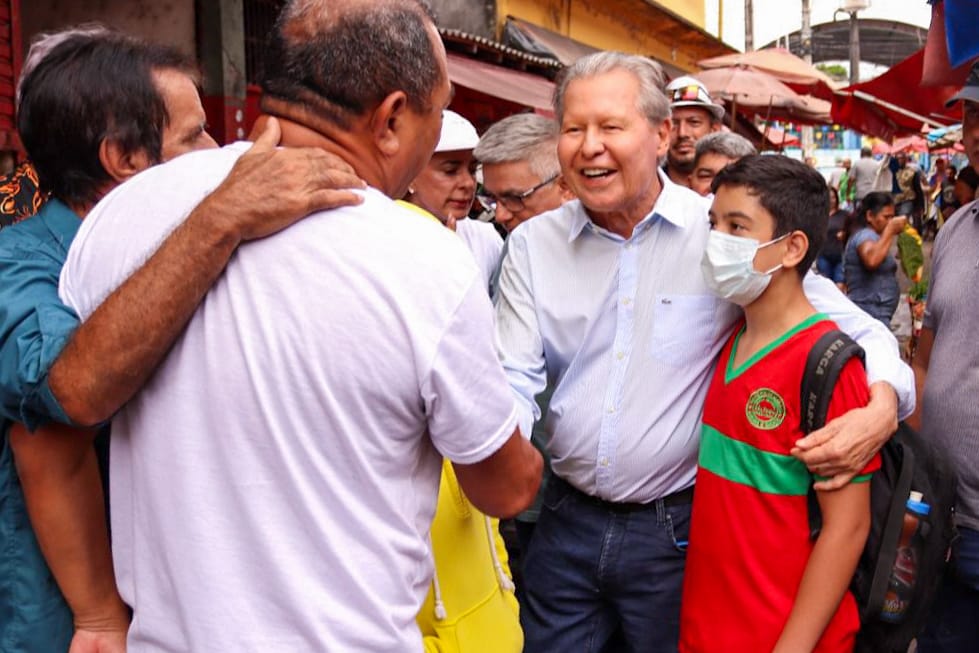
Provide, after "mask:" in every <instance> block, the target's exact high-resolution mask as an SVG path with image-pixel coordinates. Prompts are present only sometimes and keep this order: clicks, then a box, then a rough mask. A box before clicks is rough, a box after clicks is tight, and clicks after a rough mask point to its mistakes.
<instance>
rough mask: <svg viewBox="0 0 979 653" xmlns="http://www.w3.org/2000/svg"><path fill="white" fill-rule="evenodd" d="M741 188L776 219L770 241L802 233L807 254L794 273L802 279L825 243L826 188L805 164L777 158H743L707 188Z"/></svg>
mask: <svg viewBox="0 0 979 653" xmlns="http://www.w3.org/2000/svg"><path fill="white" fill-rule="evenodd" d="M721 186H741V187H744V188H747V189H748V192H749V193H751V194H752V195H755V196H757V197H758V201H759V202H760V203H761V205H762V206H763V207H764V208H765V210H766V211H768V212H769V213H771V214H772V217H773V218H774V219H775V232H774V233H773V234H772V237H773V238H778V237H779V236H782V235H784V234H788V233H792V232H793V231H801V232H802V233H804V234H805V235H806V237H807V238H808V239H809V250H808V251H807V252H806V255H805V256H804V257H803V259H802V260H801V261H799V265H797V266H796V271H797V272H798V273H799V276H800V277H804V276H805V275H806V273H807V272H808V271H809V268H810V267H812V264H813V261H815V260H816V256H817V255H818V254H819V250H820V249H821V248H822V246H823V241H824V240H825V239H826V229H827V221H828V219H829V192H828V191H829V187H828V186H827V184H826V180H825V179H823V176H822V175H821V174H819V172H818V171H816V170H815V169H813V168H810V167H809V166H807V165H806V164H804V163H801V162H799V161H796V160H795V159H790V158H788V157H786V156H780V155H774V156H773V155H760V154H757V155H753V156H746V157H744V158H742V159H739V160H738V161H735V162H734V163H732V164H730V165H728V166H726V167H724V168H722V169H721V171H720V172H719V173H717V176H716V177H714V181H713V183H712V184H711V186H710V189H711V192H714V193H716V192H717V189H718V188H720V187H721Z"/></svg>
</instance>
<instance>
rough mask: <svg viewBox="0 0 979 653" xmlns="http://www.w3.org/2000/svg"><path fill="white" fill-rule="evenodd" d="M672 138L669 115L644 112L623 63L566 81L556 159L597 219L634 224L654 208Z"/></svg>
mask: <svg viewBox="0 0 979 653" xmlns="http://www.w3.org/2000/svg"><path fill="white" fill-rule="evenodd" d="M669 139H670V121H669V120H668V119H667V120H664V121H663V122H662V123H660V124H658V125H654V124H652V123H651V122H650V121H649V120H648V119H647V118H646V116H645V115H643V114H642V112H640V110H639V80H638V79H637V78H636V76H635V75H634V74H633V73H631V72H629V71H627V70H624V69H621V68H619V69H615V70H612V71H610V72H607V73H601V74H598V75H594V76H591V77H581V78H578V79H575V80H573V81H572V82H570V83H569V84H568V87H567V90H566V92H565V97H564V115H563V116H562V119H561V136H560V139H559V141H558V158H559V159H560V161H561V170H562V172H563V174H564V179H565V181H566V182H567V184H568V185H569V186H570V188H571V190H572V191H574V193H575V194H576V195H577V196H578V197H579V198H580V199H581V202H582V204H584V206H585V208H586V209H588V212H589V214H590V215H591V217H592V219H594V220H596V222H598V223H600V224H601V223H603V221H605V220H606V219H608V218H613V219H621V218H625V219H627V220H628V221H630V222H632V223H633V224H635V223H638V222H639V221H640V220H641V219H642V218H643V217H644V216H645V215H646V214H647V213H648V212H649V211H651V210H652V207H653V204H654V203H655V200H656V197H657V195H658V194H659V190H660V184H659V180H658V177H657V169H658V162H659V159H660V157H662V156H663V155H665V154H666V150H667V148H668V147H669V142H670V141H669ZM603 226H604V224H603Z"/></svg>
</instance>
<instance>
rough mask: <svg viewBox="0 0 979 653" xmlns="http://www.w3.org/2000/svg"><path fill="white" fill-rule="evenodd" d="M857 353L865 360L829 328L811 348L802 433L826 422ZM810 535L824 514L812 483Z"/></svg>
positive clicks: (860, 350) (812, 536)
mask: <svg viewBox="0 0 979 653" xmlns="http://www.w3.org/2000/svg"><path fill="white" fill-rule="evenodd" d="M854 356H858V357H859V358H860V360H861V361H863V360H864V352H863V348H862V347H860V345H858V344H857V343H856V342H854V340H853V339H852V338H851V337H850V336H848V335H846V334H845V333H843V332H842V331H839V330H837V329H834V330H832V331H827V332H826V333H824V334H823V335H822V336H820V338H819V340H817V341H816V344H814V345H813V346H812V349H810V350H809V356H807V357H806V367H805V370H803V372H802V388H801V393H802V394H801V398H802V403H801V404H800V406H801V409H802V424H801V427H802V432H803V433H812V432H813V431H815V430H817V429H820V428H822V427H823V425H825V424H826V414H827V413H828V412H829V402H830V400H831V399H832V398H833V388H834V387H835V386H836V380H837V379H838V378H839V376H840V372H842V371H843V366H844V365H846V363H847V361H849V360H850V359H851V358H853V357H854ZM808 503H809V537H810V539H812V540H815V539H816V538H817V537H818V536H819V531H820V530H822V527H823V516H822V513H821V512H820V511H819V500H818V499H817V498H816V490H815V489H813V486H811V485H810V486H809V497H808Z"/></svg>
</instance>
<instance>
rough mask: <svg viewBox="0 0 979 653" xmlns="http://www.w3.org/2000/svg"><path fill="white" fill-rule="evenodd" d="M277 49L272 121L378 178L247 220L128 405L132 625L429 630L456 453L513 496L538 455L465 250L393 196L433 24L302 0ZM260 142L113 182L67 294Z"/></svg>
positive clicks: (124, 449)
mask: <svg viewBox="0 0 979 653" xmlns="http://www.w3.org/2000/svg"><path fill="white" fill-rule="evenodd" d="M327 5H329V7H328V6H327ZM378 41H382V42H388V43H389V44H390V47H389V48H386V49H384V50H381V49H379V48H377V47H376V43H377V42H378ZM366 51H370V52H371V53H372V54H371V56H370V57H369V58H366V59H365V58H364V57H363V56H361V55H362V53H363V52H366ZM385 51H386V52H394V53H397V56H396V57H394V56H391V57H388V58H386V59H385V57H384V55H383V52H385ZM365 62H366V63H365ZM265 75H266V77H265V81H264V83H263V86H264V91H265V94H264V97H263V102H262V108H263V110H264V111H265V112H266V113H268V114H271V115H275V116H277V117H278V118H279V120H280V122H281V125H282V143H283V144H284V145H285V146H286V147H296V146H312V147H320V148H322V149H324V150H326V151H329V152H332V153H335V154H337V155H339V156H340V158H342V159H344V160H345V161H347V162H348V163H349V164H350V165H351V166H352V167H353V168H354V170H355V171H356V173H357V174H358V175H359V176H361V177H362V178H363V179H364V180H365V181H367V183H368V184H369V185H370V186H371V188H369V189H368V190H367V191H365V192H364V193H363V197H364V201H363V203H362V204H361V205H359V206H355V207H347V208H343V209H340V210H336V211H333V212H331V213H329V214H321V215H315V214H314V215H313V216H311V217H309V218H308V219H306V220H305V221H303V222H302V223H300V224H299V225H297V226H295V227H292V228H289V229H286V230H285V231H282V232H281V233H279V234H277V235H275V236H272V237H269V238H266V239H263V240H259V241H255V242H253V243H249V244H247V245H245V246H242V247H241V248H240V249H239V250H238V252H237V254H236V256H235V257H234V258H233V259H232V261H231V262H230V263H229V265H228V267H227V268H226V270H225V273H224V275H223V277H222V278H221V279H219V281H218V282H217V283H216V284H215V286H214V287H213V288H212V289H211V291H210V292H209V293H208V294H207V296H206V297H205V299H204V301H203V303H202V305H201V307H200V308H199V309H198V311H197V312H196V313H195V315H194V316H193V318H192V319H191V320H190V322H189V323H188V325H187V328H186V331H185V332H184V334H183V335H182V336H181V338H180V339H178V340H177V341H176V343H175V344H174V346H173V349H172V350H171V352H170V354H169V356H168V358H167V359H166V360H165V361H164V363H163V364H162V365H161V366H160V368H159V369H158V371H157V372H156V374H155V375H154V377H152V378H151V379H150V381H149V382H148V383H147V384H146V386H145V387H144V389H143V390H142V391H141V392H140V393H139V394H138V395H136V396H135V397H134V399H133V400H132V401H131V402H130V403H129V404H128V405H127V406H126V407H124V408H123V409H122V410H121V411H120V413H119V414H118V415H117V417H116V419H114V420H113V440H112V456H111V479H112V480H111V483H112V485H111V501H112V526H113V558H114V565H115V569H116V574H117V579H118V583H119V589H120V594H121V596H122V597H123V599H124V600H125V601H126V602H127V603H128V604H129V605H130V606H131V607H132V608H133V611H134V615H133V623H132V626H131V629H130V632H129V637H128V646H129V650H130V651H131V652H133V653H141V652H144V651H154V652H156V651H195V653H196V652H201V651H221V652H224V651H391V652H395V651H398V652H401V651H421V650H422V643H421V637H420V635H419V632H418V630H417V627H416V626H415V621H414V619H415V615H416V614H417V612H418V610H419V607H420V606H421V603H422V600H423V598H424V596H425V591H426V589H427V586H428V582H429V579H430V576H431V571H432V569H431V559H430V555H429V552H428V543H427V539H428V529H429V525H430V522H431V519H432V515H433V513H434V511H435V503H436V491H437V487H438V479H439V470H440V464H441V457H442V456H445V457H447V458H449V459H450V460H452V461H453V463H454V464H455V469H456V474H457V477H458V479H459V482H460V484H461V485H462V487H463V489H464V491H465V492H466V495H467V497H469V499H470V500H471V501H472V502H473V504H475V505H476V506H477V507H478V508H480V509H481V510H482V511H484V512H486V513H489V514H493V515H499V516H509V515H512V514H515V513H516V512H518V511H519V510H521V509H523V508H524V507H525V506H526V505H527V504H528V503H529V502H530V501H531V500H532V498H533V496H534V493H535V491H536V489H537V485H538V483H539V478H540V470H541V461H540V457H539V454H537V452H536V451H535V450H534V449H533V447H532V446H531V445H530V444H529V443H528V442H527V441H526V440H525V439H523V438H522V437H521V435H520V432H519V430H518V429H517V427H516V410H515V405H514V401H513V399H512V397H511V395H510V392H509V390H508V388H507V383H506V379H505V377H504V375H503V371H502V369H501V367H500V364H499V362H498V361H497V358H496V355H495V351H494V348H493V324H492V322H493V319H492V309H491V307H490V304H489V301H488V299H487V297H486V292H485V288H484V283H483V280H482V277H481V275H480V274H479V272H478V270H477V269H476V266H475V265H474V264H473V262H472V257H471V256H470V255H469V253H468V252H467V251H466V249H465V246H464V245H463V244H462V243H461V242H460V240H459V239H458V238H457V237H456V236H455V235H454V234H452V233H450V232H449V231H448V230H445V229H443V228H442V227H441V226H440V225H437V224H434V223H432V222H430V221H427V220H425V219H423V218H420V217H418V216H416V215H415V214H413V213H411V212H410V211H408V210H406V209H403V208H401V207H398V206H397V205H395V204H394V202H392V201H391V200H390V198H391V197H400V196H401V195H402V194H403V193H404V191H405V189H406V188H407V185H408V183H409V181H410V180H411V179H413V178H414V177H415V175H416V174H417V173H418V171H419V170H420V169H421V166H423V165H424V163H425V162H426V161H427V160H428V158H429V156H430V153H431V151H432V148H433V147H434V145H435V142H436V139H437V138H438V134H439V124H440V115H441V111H442V109H443V108H444V107H445V105H446V104H447V103H448V100H449V96H450V87H449V81H448V74H447V69H446V60H445V53H444V49H443V48H442V45H441V41H440V39H439V36H438V32H437V31H436V28H435V24H434V22H433V19H432V16H431V14H430V12H429V11H428V10H427V9H426V7H425V6H424V5H423V4H422V3H421V2H419V1H417V0H415V1H406V0H381V1H377V0H348V1H347V2H344V3H342V4H340V5H336V4H332V5H331V4H330V3H329V2H327V0H295V1H294V2H291V3H289V4H287V6H286V8H285V9H284V11H283V16H282V17H281V18H280V19H279V22H278V23H277V25H276V29H275V32H274V35H273V39H272V43H271V46H270V48H269V51H268V61H267V62H266V73H265ZM245 147H246V146H244V145H242V144H234V145H230V146H228V147H225V148H223V149H220V150H210V151H207V152H199V153H195V154H191V155H187V156H185V157H183V158H180V159H177V160H175V161H173V162H171V163H169V164H164V165H161V166H158V167H156V168H153V169H151V170H149V171H147V172H146V173H144V174H141V175H138V176H137V177H134V178H133V179H132V180H131V181H130V182H129V183H126V184H124V185H122V186H120V187H119V188H117V189H116V190H115V191H114V192H112V193H110V194H109V195H108V196H107V197H106V198H105V199H104V200H103V201H102V202H101V203H100V204H99V205H98V206H97V207H96V208H95V209H94V210H93V211H92V213H90V214H89V216H88V218H87V219H86V220H85V222H84V223H83V226H82V228H81V229H80V231H79V233H78V236H77V237H76V240H75V242H74V244H73V246H72V248H71V250H70V252H69V256H68V261H67V263H66V265H65V268H64V271H63V273H62V279H61V294H62V297H63V298H64V300H65V301H66V303H67V304H69V305H70V306H72V307H73V308H75V309H76V310H77V311H78V313H79V315H80V316H81V317H82V318H83V319H85V318H86V317H87V316H89V315H90V314H91V313H92V312H93V310H95V308H96V307H97V306H98V305H99V303H100V302H101V301H102V300H103V299H104V298H105V297H106V296H107V295H108V294H109V293H111V292H112V291H113V289H114V288H115V287H117V286H118V285H119V284H121V283H122V282H123V281H124V280H125V279H126V277H127V276H128V275H129V274H130V272H131V271H132V270H133V269H135V268H137V267H138V266H139V265H140V263H141V262H142V261H143V260H145V258H146V257H148V256H149V255H150V254H151V253H152V251H153V250H154V249H155V248H156V247H157V245H158V243H159V242H161V241H162V240H163V239H164V238H165V236H166V234H168V233H169V232H170V231H172V230H173V229H174V228H176V227H177V226H178V225H179V223H180V222H181V221H182V220H183V218H184V217H185V216H186V215H187V214H188V213H189V212H190V210H191V209H192V208H193V206H194V205H195V204H196V203H197V202H198V201H199V200H200V198H201V197H203V196H205V195H206V194H207V193H208V192H209V191H210V190H211V189H212V188H213V187H214V186H216V185H217V184H218V183H220V181H221V180H222V179H223V178H224V177H225V176H226V175H227V173H228V171H229V170H230V169H231V167H232V165H233V164H234V162H235V161H236V160H237V159H238V157H239V156H240V155H241V153H242V152H243V151H244V150H245ZM120 242H125V243H126V244H127V246H126V247H125V248H120V247H118V243H120ZM474 397H478V400H475V399H473V398H474Z"/></svg>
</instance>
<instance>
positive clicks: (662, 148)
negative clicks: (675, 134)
mask: <svg viewBox="0 0 979 653" xmlns="http://www.w3.org/2000/svg"><path fill="white" fill-rule="evenodd" d="M672 128H673V121H672V120H671V119H669V118H667V119H666V120H664V121H663V122H661V123H660V124H659V125H657V126H656V135H657V136H659V149H658V150H657V151H656V154H657V155H658V156H660V157H664V156H666V153H667V152H668V151H669V150H670V130H671V129H672Z"/></svg>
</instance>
